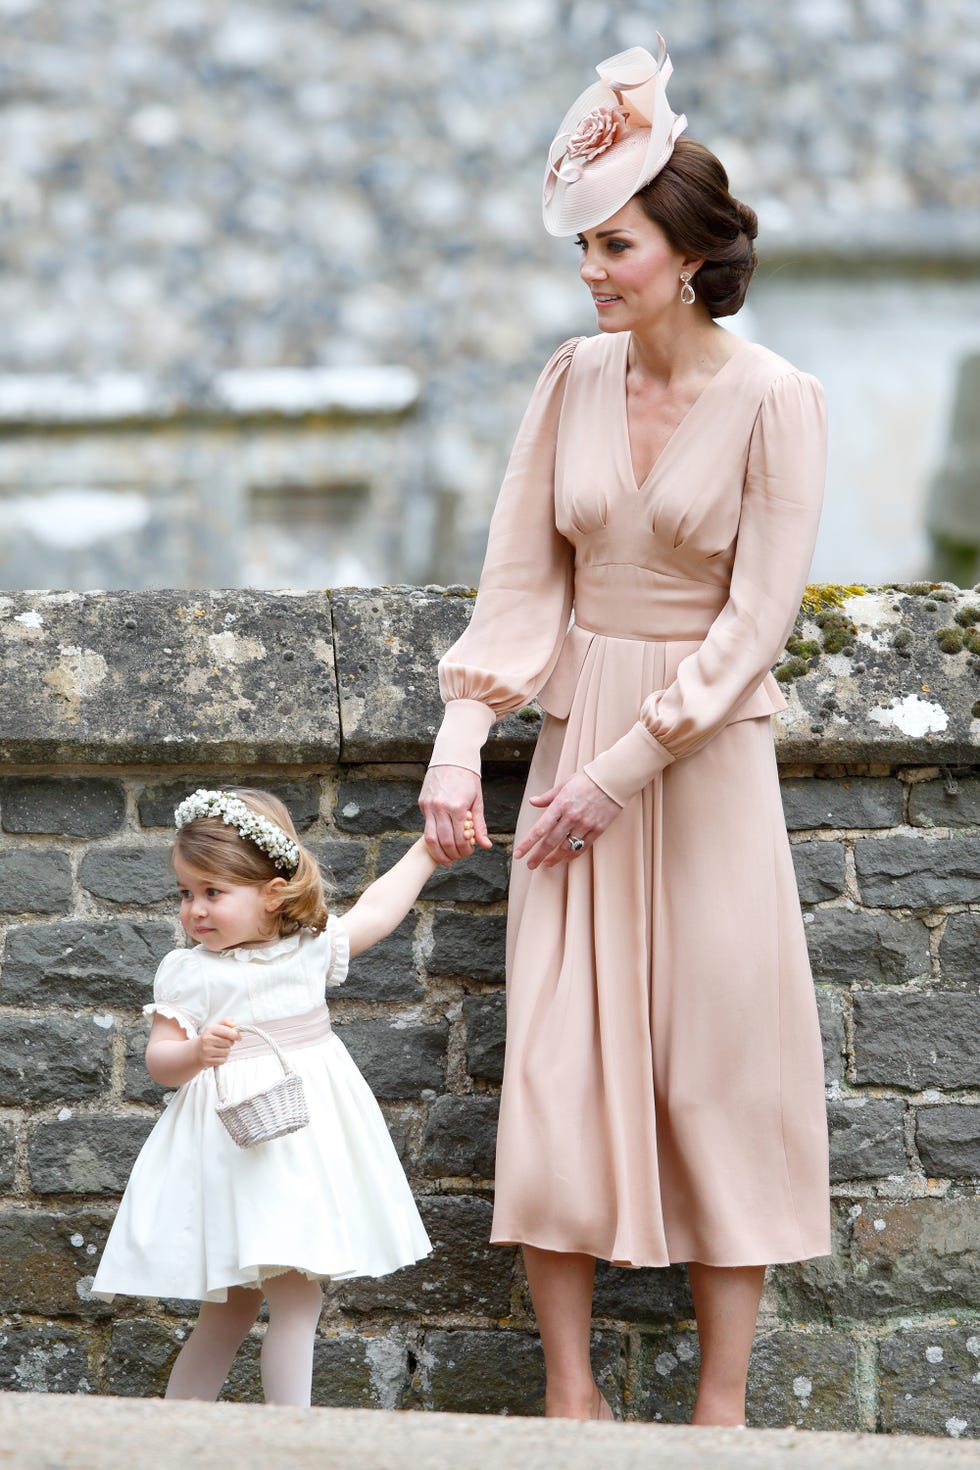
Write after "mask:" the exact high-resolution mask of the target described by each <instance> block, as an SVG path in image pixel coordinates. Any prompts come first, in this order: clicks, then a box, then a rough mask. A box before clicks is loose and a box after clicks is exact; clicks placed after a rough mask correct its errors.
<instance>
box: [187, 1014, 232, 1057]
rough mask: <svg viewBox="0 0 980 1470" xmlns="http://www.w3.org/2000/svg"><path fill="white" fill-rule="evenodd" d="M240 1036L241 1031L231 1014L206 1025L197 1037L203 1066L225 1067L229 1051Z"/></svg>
mask: <svg viewBox="0 0 980 1470" xmlns="http://www.w3.org/2000/svg"><path fill="white" fill-rule="evenodd" d="M240 1037H241V1032H240V1031H239V1030H238V1027H237V1026H236V1025H235V1023H234V1021H233V1020H231V1018H230V1017H229V1016H226V1017H225V1018H224V1020H223V1021H212V1022H211V1024H210V1025H209V1026H205V1028H204V1030H203V1031H202V1032H201V1034H200V1036H199V1037H198V1038H197V1045H198V1051H199V1053H200V1062H201V1067H202V1068H204V1067H223V1066H224V1064H225V1062H226V1061H227V1060H228V1053H229V1052H230V1051H231V1049H232V1047H233V1046H234V1044H235V1042H236V1041H238V1040H239V1039H240Z"/></svg>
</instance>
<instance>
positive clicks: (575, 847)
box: [565, 837, 585, 852]
mask: <svg viewBox="0 0 980 1470" xmlns="http://www.w3.org/2000/svg"><path fill="white" fill-rule="evenodd" d="M565 841H566V842H567V843H568V845H569V847H570V848H571V849H572V852H581V851H582V848H583V847H584V846H585V843H584V842H583V840H582V838H581V837H566V838H565Z"/></svg>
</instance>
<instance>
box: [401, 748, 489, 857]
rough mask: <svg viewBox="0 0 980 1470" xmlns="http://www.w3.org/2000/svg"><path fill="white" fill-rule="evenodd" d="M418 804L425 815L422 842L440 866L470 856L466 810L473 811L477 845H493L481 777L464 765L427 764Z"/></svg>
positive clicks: (471, 849) (470, 846)
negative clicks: (488, 826)
mask: <svg viewBox="0 0 980 1470" xmlns="http://www.w3.org/2000/svg"><path fill="white" fill-rule="evenodd" d="M419 806H420V807H421V809H422V814H423V816H424V817H425V845H426V847H427V848H428V849H429V852H430V853H431V854H432V858H433V861H434V862H437V863H438V864H439V866H440V867H441V868H448V867H450V866H451V865H452V864H453V863H455V862H457V861H458V860H459V859H460V858H465V857H469V855H470V853H471V852H472V851H473V842H472V840H471V839H470V838H468V837H467V836H466V835H465V824H466V814H467V812H472V813H473V826H474V829H475V830H474V837H475V838H476V843H477V846H478V847H492V846H493V843H492V842H491V841H490V838H489V837H488V836H487V824H486V820H485V818H484V815H483V788H482V786H481V784H480V778H479V776H478V775H476V773H475V772H474V771H470V770H467V768H466V767H465V766H430V767H429V770H428V772H427V773H426V777H425V780H424V782H423V783H422V790H421V793H420V795H419Z"/></svg>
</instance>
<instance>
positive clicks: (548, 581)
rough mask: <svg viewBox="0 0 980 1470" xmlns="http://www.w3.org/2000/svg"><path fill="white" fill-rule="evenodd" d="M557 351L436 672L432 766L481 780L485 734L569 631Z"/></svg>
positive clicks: (564, 361) (569, 564)
mask: <svg viewBox="0 0 980 1470" xmlns="http://www.w3.org/2000/svg"><path fill="white" fill-rule="evenodd" d="M578 341H579V339H578V338H575V339H574V340H572V341H569V342H566V343H564V344H563V346H561V347H560V348H559V349H558V351H557V352H556V353H555V355H554V356H553V357H552V358H551V361H550V362H549V363H548V364H547V366H546V367H545V369H544V371H543V373H542V374H541V376H540V378H539V379H538V381H537V384H536V386H535V389H534V392H533V393H532V395H531V401H530V403H529V404H528V407H527V412H526V413H525V415H524V418H523V420H522V422H521V426H520V429H519V430H518V434H517V439H516V441H515V443H514V449H513V452H512V453H511V456H510V461H509V463H508V466H507V473H506V474H505V476H504V481H503V485H502V486H501V490H500V495H499V497H498V500H497V505H496V509H495V510H494V513H493V518H492V520H491V522H490V536H489V540H488V543H487V554H486V558H485V560H484V563H483V572H482V574H481V576H480V588H479V592H478V594H477V599H476V606H475V607H474V609H473V616H472V618H471V619H470V623H469V626H468V627H467V629H466V631H465V633H464V634H463V635H462V637H461V638H459V639H458V640H457V642H456V643H454V644H453V646H452V648H450V649H449V651H448V653H446V654H445V656H444V657H443V659H442V661H441V662H440V664H439V688H440V690H441V692H442V697H443V700H444V701H445V705H446V709H445V714H444V717H443V721H442V727H441V729H440V731H439V734H438V735H437V737H436V741H435V745H434V746H433V750H432V759H431V761H430V763H429V764H430V765H433V766H465V767H466V769H467V770H470V771H474V772H476V774H477V775H479V774H480V750H481V747H482V746H483V743H484V741H485V740H486V738H487V736H488V735H489V733H490V727H491V726H492V725H493V724H494V722H495V721H496V720H499V719H500V718H501V717H502V716H503V715H506V714H510V713H511V712H512V711H513V710H516V709H520V708H521V707H522V706H523V705H525V704H527V702H528V700H530V699H532V698H533V697H534V695H535V694H536V693H537V692H538V690H539V689H541V688H542V687H543V685H544V684H545V683H546V682H547V679H548V676H549V675H550V673H551V671H552V669H553V668H554V666H555V663H556V661H557V659H558V654H559V653H560V651H561V645H562V641H563V639H564V637H565V633H566V631H567V629H568V620H569V616H570V614H571V608H572V583H573V563H574V555H573V551H572V547H571V544H570V543H569V542H568V541H566V540H565V538H564V537H563V536H562V535H561V534H560V533H559V531H558V530H557V528H556V526H555V450H556V445H557V439H558V422H559V419H560V416H561V407H562V402H563V400H564V396H565V383H566V380H567V377H568V369H569V365H570V363H571V361H572V355H573V353H574V351H575V347H576V345H577V343H578Z"/></svg>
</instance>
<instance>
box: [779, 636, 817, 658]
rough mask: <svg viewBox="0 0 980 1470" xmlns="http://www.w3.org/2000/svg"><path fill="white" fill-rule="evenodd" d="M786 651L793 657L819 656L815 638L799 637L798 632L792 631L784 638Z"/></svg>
mask: <svg viewBox="0 0 980 1470" xmlns="http://www.w3.org/2000/svg"><path fill="white" fill-rule="evenodd" d="M786 652H787V653H790V654H792V655H793V656H794V657H795V658H819V657H820V652H821V649H820V644H819V643H818V642H817V641H816V639H815V638H801V637H800V636H799V634H798V633H793V634H792V635H791V637H789V638H788V639H787V640H786Z"/></svg>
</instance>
